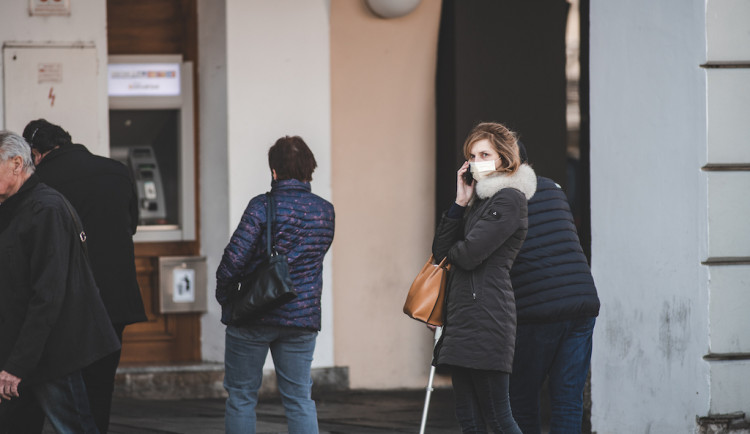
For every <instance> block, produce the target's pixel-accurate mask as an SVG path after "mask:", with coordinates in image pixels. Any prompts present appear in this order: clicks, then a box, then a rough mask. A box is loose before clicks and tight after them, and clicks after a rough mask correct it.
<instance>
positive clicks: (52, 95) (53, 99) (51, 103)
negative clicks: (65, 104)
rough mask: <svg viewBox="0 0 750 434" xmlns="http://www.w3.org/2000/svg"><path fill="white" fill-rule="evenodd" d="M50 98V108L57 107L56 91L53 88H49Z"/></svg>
mask: <svg viewBox="0 0 750 434" xmlns="http://www.w3.org/2000/svg"><path fill="white" fill-rule="evenodd" d="M48 98H49V100H50V103H49V105H50V107H52V106H54V105H55V91H54V88H53V87H50V88H49V96H48Z"/></svg>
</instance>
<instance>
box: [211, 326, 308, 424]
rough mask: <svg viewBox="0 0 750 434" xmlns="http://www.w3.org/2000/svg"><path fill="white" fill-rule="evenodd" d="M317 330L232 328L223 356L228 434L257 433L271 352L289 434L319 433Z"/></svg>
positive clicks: (225, 419) (266, 327)
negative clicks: (314, 367) (314, 370)
mask: <svg viewBox="0 0 750 434" xmlns="http://www.w3.org/2000/svg"><path fill="white" fill-rule="evenodd" d="M317 336H318V332H317V331H311V330H305V329H298V328H290V327H272V326H255V325H253V326H245V327H236V326H228V327H227V331H226V347H225V352H224V368H225V372H224V388H225V389H226V390H227V393H228V394H229V398H228V399H227V403H226V409H225V418H224V426H225V430H226V432H227V434H235V433H236V434H239V433H242V434H246V433H250V434H253V433H255V421H256V417H255V406H256V405H257V404H258V389H259V388H260V385H261V382H262V381H263V364H264V363H265V361H266V355H267V354H268V349H269V348H270V349H271V356H272V357H273V364H274V367H275V369H276V381H277V382H278V385H279V392H280V393H281V400H282V402H283V404H284V411H285V413H286V419H287V424H288V426H289V433H290V434H317V432H318V414H317V411H316V409H315V401H313V400H312V398H311V397H310V392H311V389H312V378H311V377H310V365H311V364H312V359H313V351H314V350H315V340H316V338H317Z"/></svg>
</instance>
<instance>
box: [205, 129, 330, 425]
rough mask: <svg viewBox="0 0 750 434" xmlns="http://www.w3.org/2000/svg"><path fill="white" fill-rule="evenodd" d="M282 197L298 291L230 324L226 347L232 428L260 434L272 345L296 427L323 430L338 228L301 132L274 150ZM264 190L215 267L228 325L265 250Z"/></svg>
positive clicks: (282, 237) (277, 230)
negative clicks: (329, 294)
mask: <svg viewBox="0 0 750 434" xmlns="http://www.w3.org/2000/svg"><path fill="white" fill-rule="evenodd" d="M268 164H269V167H270V168H271V172H272V174H273V179H274V181H273V182H272V183H271V194H272V195H273V197H274V200H275V202H276V219H275V221H274V225H273V227H274V234H273V236H274V244H275V245H276V250H277V252H278V253H279V254H283V255H286V256H287V259H288V261H289V274H290V275H291V278H292V283H293V284H294V289H295V291H296V292H297V298H295V299H294V300H292V301H291V302H289V303H287V304H285V305H283V306H281V307H279V308H277V309H275V310H272V311H270V312H268V313H266V314H264V315H262V316H260V317H258V318H257V319H256V320H254V321H251V322H249V323H248V324H246V325H241V326H236V325H228V326H227V329H226V348H225V354H224V365H225V376H224V388H225V389H226V390H227V392H228V394H229V397H228V399H227V403H226V410H225V428H226V432H227V433H254V432H255V421H256V417H255V406H256V404H257V402H258V389H259V388H260V385H261V381H262V379H263V364H264V363H265V360H266V355H267V354H268V350H269V348H270V350H271V356H272V357H273V361H274V366H275V369H276V379H277V382H278V386H279V391H280V393H281V397H282V401H283V403H284V409H285V412H286V417H287V423H288V425H289V432H290V433H317V432H318V423H317V412H316V409H315V402H314V401H313V400H312V399H311V397H310V391H311V388H312V380H311V378H310V367H311V364H312V357H313V351H314V350H315V340H316V338H317V335H318V331H319V330H320V312H321V310H320V295H321V290H322V288H323V278H322V272H323V258H324V257H325V254H326V252H327V251H328V249H329V247H330V246H331V242H332V241H333V232H334V210H333V205H331V203H329V202H328V201H326V200H325V199H323V198H321V197H319V196H317V195H315V194H313V193H312V192H311V189H310V181H311V180H312V173H313V170H315V167H316V166H317V163H316V162H315V157H314V156H313V153H312V151H310V148H308V147H307V145H306V144H305V142H304V141H303V140H302V138H300V137H298V136H294V137H289V136H286V137H282V138H280V139H279V140H277V141H276V143H275V144H274V145H273V146H272V147H271V149H269V151H268ZM266 203H267V200H266V195H265V194H262V195H258V196H256V197H254V198H253V199H252V200H251V201H250V203H249V204H248V206H247V208H246V209H245V212H244V214H243V215H242V220H241V221H240V224H239V226H238V227H237V229H236V230H235V231H234V234H233V235H232V238H231V239H230V240H229V244H228V245H227V247H226V248H225V249H224V255H223V257H222V259H221V263H220V264H219V268H218V270H217V271H216V299H217V300H218V301H219V303H220V304H221V307H222V316H221V321H222V322H223V323H224V324H229V319H230V318H231V314H232V312H231V309H232V306H231V303H230V301H231V299H232V296H233V295H234V292H235V291H236V288H237V282H239V281H240V280H241V279H242V278H243V277H244V276H247V275H249V274H250V273H252V272H253V270H255V268H256V267H257V266H258V265H259V264H260V263H261V262H262V261H263V259H264V258H265V257H266V255H267V253H266V242H265V240H266V235H265V231H266Z"/></svg>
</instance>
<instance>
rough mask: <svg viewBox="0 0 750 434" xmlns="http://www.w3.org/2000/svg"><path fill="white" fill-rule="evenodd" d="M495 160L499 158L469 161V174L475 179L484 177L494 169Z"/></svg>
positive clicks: (479, 179)
mask: <svg viewBox="0 0 750 434" xmlns="http://www.w3.org/2000/svg"><path fill="white" fill-rule="evenodd" d="M497 160H499V158H496V159H494V160H492V161H477V162H474V163H469V166H471V176H473V177H474V179H476V180H477V181H481V180H482V179H484V178H486V177H487V175H489V174H490V173H492V172H494V171H495V161H497Z"/></svg>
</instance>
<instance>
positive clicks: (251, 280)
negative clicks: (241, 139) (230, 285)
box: [230, 192, 297, 325]
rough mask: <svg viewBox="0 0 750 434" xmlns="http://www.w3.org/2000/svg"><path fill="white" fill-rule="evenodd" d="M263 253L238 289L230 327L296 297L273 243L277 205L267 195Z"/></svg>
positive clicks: (285, 267) (283, 258) (281, 258)
mask: <svg viewBox="0 0 750 434" xmlns="http://www.w3.org/2000/svg"><path fill="white" fill-rule="evenodd" d="M266 199H267V200H268V206H267V208H266V252H267V254H268V257H267V258H266V259H265V260H264V261H263V262H261V263H260V264H259V265H258V268H256V269H255V271H253V272H252V273H251V274H250V275H249V276H247V278H245V279H244V280H242V281H241V282H240V284H239V287H238V288H237V291H239V294H238V295H237V297H236V298H235V299H234V301H233V302H232V319H231V322H230V323H231V324H232V325H241V324H245V323H247V322H249V321H252V320H253V319H256V318H258V317H259V316H261V315H263V314H264V313H266V312H268V311H271V310H273V309H276V308H277V307H279V306H281V305H284V304H286V303H289V302H290V301H292V300H294V299H295V298H296V297H297V293H296V292H294V287H293V284H292V278H291V277H289V264H288V263H287V258H286V255H280V254H278V253H277V252H276V245H275V244H274V243H273V234H274V231H273V223H274V221H275V220H276V202H275V201H274V199H273V195H272V194H271V193H270V192H269V193H266Z"/></svg>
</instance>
